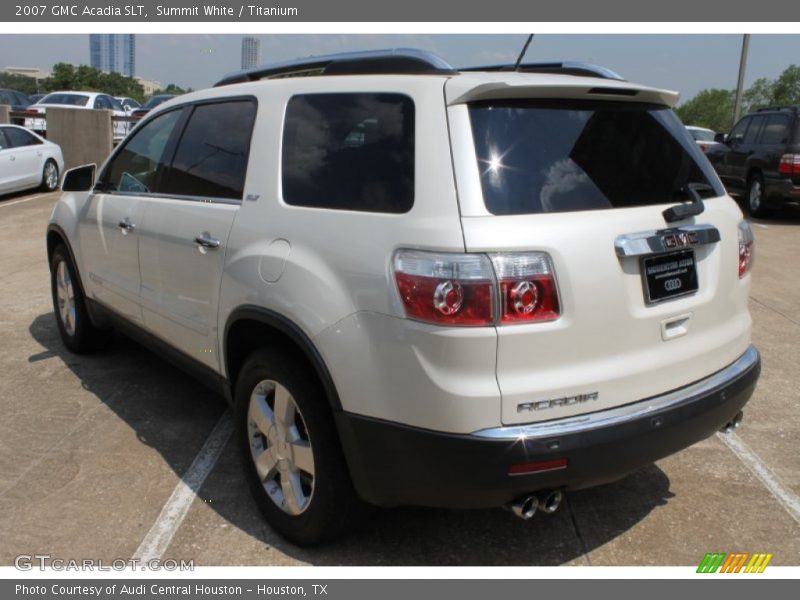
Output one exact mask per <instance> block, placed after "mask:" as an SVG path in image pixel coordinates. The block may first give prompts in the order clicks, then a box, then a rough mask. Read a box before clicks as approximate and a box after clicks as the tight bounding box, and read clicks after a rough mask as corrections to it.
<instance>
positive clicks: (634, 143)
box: [469, 100, 724, 215]
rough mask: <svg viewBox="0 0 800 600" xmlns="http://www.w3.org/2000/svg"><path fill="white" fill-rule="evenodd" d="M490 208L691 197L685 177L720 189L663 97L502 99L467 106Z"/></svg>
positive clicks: (576, 207)
mask: <svg viewBox="0 0 800 600" xmlns="http://www.w3.org/2000/svg"><path fill="white" fill-rule="evenodd" d="M469 114H470V121H471V123H472V133H473V137H474V140H475V151H476V155H477V159H478V168H479V171H480V178H481V186H482V188H483V197H484V201H485V203H486V208H487V209H488V210H489V212H491V213H493V214H496V215H511V214H531V213H550V212H565V211H581V210H597V209H605V208H625V207H633V206H646V205H652V204H667V203H675V202H681V201H686V200H688V199H689V198H690V197H689V196H688V194H687V190H686V186H687V185H688V184H689V183H701V184H706V185H710V186H712V188H713V192H712V191H708V192H703V195H705V196H721V195H723V194H724V190H723V188H722V186H721V184H720V183H719V180H718V179H717V177H716V176H715V175H714V172H713V169H712V167H711V165H710V164H708V161H707V160H705V159H704V157H703V155H702V153H701V152H700V150H699V149H698V148H697V145H696V144H695V143H693V142H692V141H691V138H690V137H689V136H687V135H686V130H685V129H684V126H683V125H682V124H681V123H680V121H679V120H678V118H677V117H676V116H675V114H674V113H673V112H672V111H671V110H670V109H669V108H666V107H662V106H656V105H646V104H637V103H623V102H588V101H587V102H583V101H570V100H559V101H533V100H526V101H503V102H498V101H494V102H481V103H474V104H471V105H470V107H469Z"/></svg>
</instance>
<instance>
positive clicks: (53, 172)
mask: <svg viewBox="0 0 800 600" xmlns="http://www.w3.org/2000/svg"><path fill="white" fill-rule="evenodd" d="M41 188H42V190H44V191H45V192H53V191H55V190H56V189H57V188H58V165H57V164H56V162H55V161H54V160H53V159H52V158H48V159H47V161H46V162H45V163H44V167H43V168H42V185H41Z"/></svg>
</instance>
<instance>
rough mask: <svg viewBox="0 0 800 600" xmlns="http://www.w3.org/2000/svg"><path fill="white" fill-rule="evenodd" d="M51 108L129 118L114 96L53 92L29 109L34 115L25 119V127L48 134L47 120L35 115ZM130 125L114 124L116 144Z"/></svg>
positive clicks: (96, 93) (119, 122)
mask: <svg viewBox="0 0 800 600" xmlns="http://www.w3.org/2000/svg"><path fill="white" fill-rule="evenodd" d="M51 106H56V107H58V108H65V107H66V108H77V109H95V110H110V111H111V114H112V116H114V117H125V116H127V114H126V112H125V109H123V108H122V105H121V104H120V103H119V102H118V101H117V99H116V98H114V97H113V96H109V95H108V94H100V93H98V92H71V91H69V92H52V93H50V94H47V96H45V97H44V98H42V99H41V100H39V102H37V103H36V104H32V105H31V106H29V107H28V109H27V110H28V112H29V113H30V114H31V115H32V116H31V117H29V118H27V119H25V127H27V128H28V129H31V130H33V131H36V132H38V133H40V134H42V135H46V133H47V120H46V119H43V118H40V117H36V116H33V115H36V114H42V113H46V112H47V109H48V108H49V107H51ZM129 129H130V123H127V122H124V121H115V122H114V123H113V128H112V135H113V138H114V141H115V142H119V141H121V140H122V138H124V137H125V136H126V135H127V134H128V130H129Z"/></svg>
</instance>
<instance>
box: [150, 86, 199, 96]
mask: <svg viewBox="0 0 800 600" xmlns="http://www.w3.org/2000/svg"><path fill="white" fill-rule="evenodd" d="M191 91H192V88H186V89H183V88H182V87H180V86H178V85H175V84H174V83H170V84H168V85H167V87H165V88H161V89H160V90H156V91H155V92H153V96H160V95H162V94H172V95H173V96H180V95H181V94H188V93H189V92H191Z"/></svg>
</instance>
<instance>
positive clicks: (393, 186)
mask: <svg viewBox="0 0 800 600" xmlns="http://www.w3.org/2000/svg"><path fill="white" fill-rule="evenodd" d="M676 99H677V95H676V94H675V93H673V92H668V91H663V90H657V89H652V88H648V87H643V86H640V85H636V84H633V83H629V82H626V81H623V80H621V79H619V78H618V77H617V76H615V75H613V74H611V73H610V72H608V71H606V70H603V69H600V68H594V67H591V66H588V65H581V64H573V63H559V64H542V65H522V66H520V67H519V68H518V69H517V70H516V71H514V70H513V69H508V68H505V67H489V68H485V69H477V70H469V71H467V70H462V71H457V70H454V69H452V68H451V67H450V66H449V65H447V64H446V63H445V62H444V61H442V60H441V59H440V58H438V57H435V56H433V55H430V54H427V53H424V52H419V51H413V50H394V51H387V52H371V53H366V54H363V53H362V54H345V55H333V56H328V57H319V58H313V59H307V60H305V61H298V62H295V63H285V64H282V65H274V66H272V67H263V68H260V69H257V70H253V71H248V72H243V73H239V74H236V75H234V76H231V77H228V78H226V79H225V80H223V81H222V82H220V84H218V85H217V86H216V87H214V88H213V89H209V90H204V91H201V92H196V93H193V94H188V95H185V96H181V97H180V98H177V99H175V100H172V101H169V102H167V103H165V104H163V105H162V106H159V107H158V108H157V109H156V110H154V111H153V112H152V114H150V115H148V116H147V117H146V119H144V120H143V121H142V122H141V123H140V124H139V125H138V126H137V127H136V129H135V130H134V131H133V132H132V134H131V135H130V136H129V137H128V138H127V139H126V140H125V141H124V142H123V143H122V144H121V145H120V146H119V147H118V148H117V149H116V150H115V151H114V153H113V154H112V155H111V156H110V157H109V159H108V160H107V161H106V162H105V164H104V165H103V166H102V167H101V168H100V169H99V171H98V174H97V176H96V177H95V172H94V170H95V168H94V166H93V165H90V166H86V167H81V168H78V169H75V170H72V171H70V172H69V173H68V174H67V175H66V178H65V181H64V184H63V190H64V193H63V194H62V196H61V199H60V200H59V201H58V203H57V205H56V207H55V209H54V211H53V215H52V218H51V223H50V226H49V228H48V232H47V248H48V255H49V258H50V265H51V271H52V286H53V301H54V305H55V313H56V317H57V321H58V327H59V330H60V332H61V336H62V339H63V341H64V343H65V344H66V345H67V346H68V347H69V348H70V349H71V350H74V351H77V352H82V351H86V350H90V349H93V348H97V347H98V345H99V344H101V343H103V342H104V341H106V340H107V339H108V337H109V335H108V334H109V327H111V326H116V327H118V328H121V329H123V330H124V331H126V332H129V334H131V335H134V336H135V337H137V338H138V339H140V340H142V341H144V342H146V343H148V344H150V345H151V346H153V347H154V348H156V349H158V350H161V351H163V352H164V353H166V354H167V355H168V356H170V357H172V358H174V359H175V361H176V362H177V363H178V364H180V365H183V366H184V367H186V368H187V369H188V370H189V371H190V372H192V373H194V374H196V375H197V376H199V377H200V378H202V379H203V380H204V381H207V382H208V383H210V384H211V385H213V386H215V387H216V388H217V389H219V390H220V391H221V392H222V393H223V394H224V395H225V397H226V398H227V399H228V401H229V402H231V403H232V404H233V406H234V409H235V418H236V420H237V427H238V435H239V441H238V443H239V446H240V450H241V452H242V455H243V457H244V460H245V470H246V475H247V477H248V479H249V480H250V483H251V485H252V488H253V492H254V494H255V497H256V499H257V501H258V504H259V506H260V508H261V509H262V511H263V512H264V514H265V515H266V518H267V520H268V521H269V522H270V524H271V525H272V526H273V527H274V528H275V529H276V530H277V531H279V532H280V533H282V534H283V535H284V536H286V537H287V538H289V539H291V540H293V541H295V542H298V543H314V542H317V541H319V540H322V539H325V538H330V537H332V536H334V535H336V534H338V533H341V532H342V531H343V530H345V529H346V528H347V527H348V526H350V525H351V524H352V523H353V521H354V520H355V519H356V518H357V516H358V514H359V512H360V511H361V510H362V509H363V504H362V501H363V502H367V503H371V504H375V505H379V506H396V505H401V504H417V505H425V506H439V507H454V508H478V507H492V506H507V507H509V508H511V509H512V510H513V511H514V512H515V514H517V515H518V516H521V517H525V518H527V517H530V516H531V515H532V514H533V513H534V512H536V510H537V508H539V509H540V510H542V512H551V511H552V510H555V509H556V508H557V507H558V504H559V502H560V500H561V497H562V492H563V490H569V489H576V488H583V487H587V486H592V485H597V484H600V483H603V482H608V481H611V480H614V479H617V478H620V477H622V476H623V475H625V474H627V473H629V472H631V471H633V470H635V469H637V468H639V467H641V466H642V465H644V464H647V463H650V462H652V461H654V460H656V459H659V458H661V457H663V456H666V455H668V454H670V453H673V452H676V451H678V450H681V449H682V448H685V447H687V446H689V445H690V444H693V443H694V442H697V441H698V440H701V439H703V438H705V437H707V436H709V435H711V434H712V433H713V432H715V431H717V430H719V429H720V428H723V427H725V426H733V425H736V424H738V422H739V421H740V419H741V410H742V407H743V406H744V404H745V403H746V402H747V400H748V399H749V397H750V395H751V394H752V391H753V388H754V387H755V384H756V380H757V379H758V375H759V372H760V360H759V355H758V352H757V351H756V350H755V349H754V348H753V346H751V344H750V325H751V320H750V315H749V313H748V309H747V297H748V287H749V284H750V273H749V268H750V264H751V260H752V251H753V247H752V244H753V238H752V235H751V232H750V230H749V228H748V226H747V223H746V222H744V221H743V220H742V214H741V212H740V211H739V209H738V208H737V206H736V204H735V203H734V202H733V201H732V200H731V199H730V198H729V197H728V196H727V195H726V194H725V191H724V189H723V187H722V185H721V184H720V182H719V180H718V178H717V176H716V175H715V174H714V172H713V170H712V168H711V166H710V165H709V164H708V162H707V161H706V160H705V158H704V157H703V155H702V154H701V152H700V150H699V149H698V148H697V147H696V145H695V144H694V143H693V142H692V140H691V139H690V138H689V136H687V135H686V132H685V130H684V129H683V126H682V125H681V123H680V122H679V121H678V119H677V117H676V116H675V115H674V113H673V112H672V111H671V109H670V107H671V106H672V105H673V104H674V103H675V101H676Z"/></svg>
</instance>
